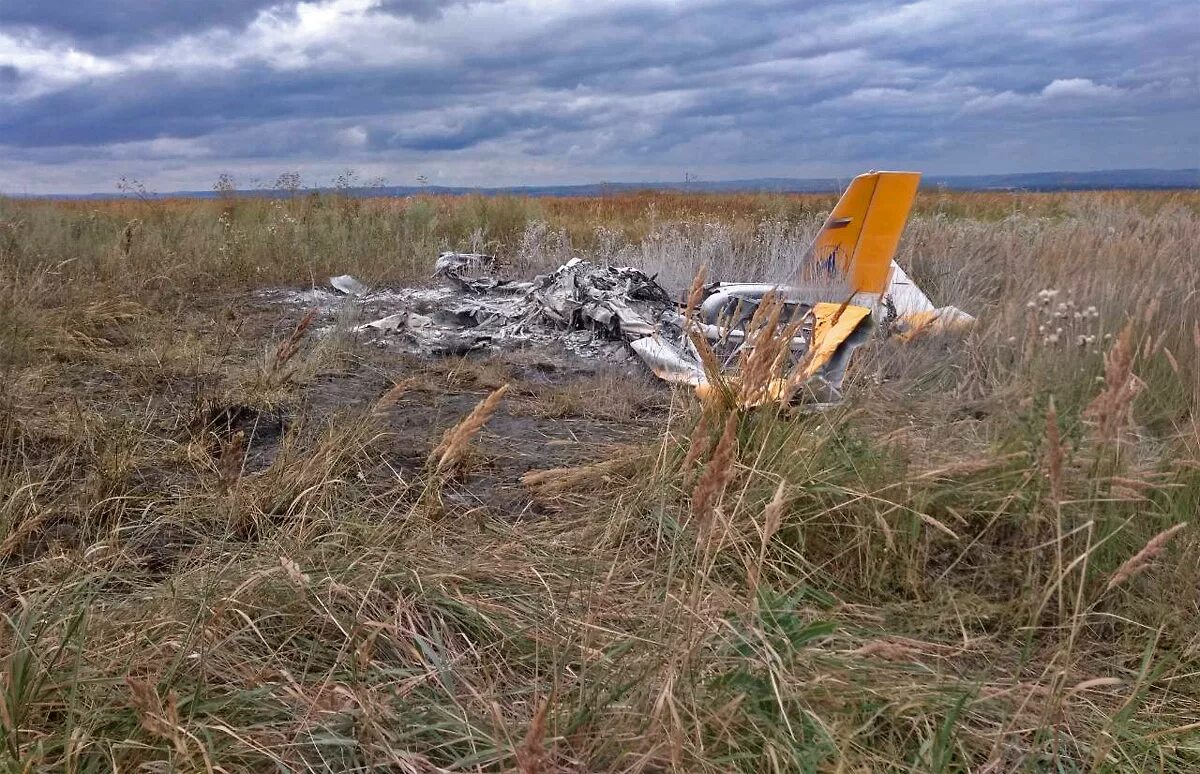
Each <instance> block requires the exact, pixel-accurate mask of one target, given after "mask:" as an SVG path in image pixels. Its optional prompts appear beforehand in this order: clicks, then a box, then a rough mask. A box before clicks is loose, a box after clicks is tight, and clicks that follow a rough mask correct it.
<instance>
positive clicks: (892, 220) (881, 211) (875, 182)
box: [810, 172, 921, 293]
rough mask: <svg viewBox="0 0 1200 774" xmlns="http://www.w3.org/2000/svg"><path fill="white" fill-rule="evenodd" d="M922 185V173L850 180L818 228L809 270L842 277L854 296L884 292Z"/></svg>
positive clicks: (877, 174)
mask: <svg viewBox="0 0 1200 774" xmlns="http://www.w3.org/2000/svg"><path fill="white" fill-rule="evenodd" d="M920 181H921V173H920V172H867V173H866V174H863V175H859V176H858V177H856V178H854V180H853V181H851V183H850V187H849V188H847V189H846V192H845V193H844V194H842V198H841V199H840V200H839V201H838V203H837V206H836V207H834V208H833V212H831V213H829V218H828V219H826V221H825V225H824V226H822V227H821V232H820V233H819V234H818V235H817V240H816V242H815V243H814V246H813V252H812V256H811V257H812V259H813V260H812V262H811V263H810V266H815V268H816V270H817V271H818V272H821V271H824V272H825V273H826V274H830V275H832V274H836V275H838V276H843V277H845V278H846V283H847V284H848V285H849V286H850V289H851V290H852V291H854V292H857V293H882V292H883V291H884V290H885V289H886V288H887V284H888V275H889V274H890V272H891V267H892V256H893V255H895V254H896V246H897V245H898V244H899V243H900V234H901V233H903V231H904V224H905V223H906V222H907V221H908V211H909V210H910V209H911V208H912V203H913V199H914V198H916V195H917V185H918V184H919V183H920Z"/></svg>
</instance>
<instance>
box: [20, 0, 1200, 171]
mask: <svg viewBox="0 0 1200 774" xmlns="http://www.w3.org/2000/svg"><path fill="white" fill-rule="evenodd" d="M47 5H48V4H47ZM95 5H100V4H95ZM103 5H104V6H106V8H105V10H104V11H100V10H96V9H94V8H92V7H91V5H88V6H87V7H86V8H83V9H81V10H77V11H76V12H68V11H66V10H60V9H53V8H47V9H42V8H40V7H39V6H37V5H35V4H33V3H29V2H28V1H27V0H0V160H3V159H4V158H5V157H8V158H9V159H10V160H12V161H14V162H19V163H21V164H25V165H29V166H30V168H37V167H38V166H45V165H53V164H57V165H59V166H70V165H76V164H80V163H81V159H90V161H91V162H93V164H92V165H91V166H88V167H87V168H88V169H89V170H90V169H93V168H99V167H98V166H97V165H99V166H100V167H102V166H103V163H109V162H111V163H110V166H109V167H104V168H106V169H107V168H113V169H115V168H117V166H116V165H119V164H126V165H135V166H136V164H137V162H138V160H139V159H140V158H144V159H147V160H148V159H155V160H156V161H155V162H154V163H153V164H150V163H149V162H147V168H149V169H152V170H154V169H162V168H164V165H163V164H162V163H161V162H160V161H158V160H160V159H163V158H172V157H173V156H172V154H174V158H176V159H177V160H178V161H179V163H180V165H181V168H182V169H186V168H187V166H188V165H189V164H191V165H193V166H195V168H196V169H197V170H198V171H197V173H196V174H197V175H198V176H201V177H202V176H203V175H206V174H208V172H209V171H210V169H209V167H208V166H206V165H215V164H219V163H222V160H226V161H227V162H232V161H235V160H236V161H237V162H238V163H239V164H241V165H243V166H253V165H255V164H258V165H260V166H264V167H265V166H268V165H273V166H274V167H275V168H289V167H293V166H304V165H314V166H320V165H322V164H333V163H354V164H358V165H362V166H370V165H375V167H376V168H383V169H386V168H391V167H395V168H399V169H410V168H412V167H413V166H414V165H417V164H420V165H430V166H436V167H439V168H444V169H445V170H446V171H445V173H444V179H440V181H442V182H466V183H477V184H487V183H489V182H506V183H509V182H527V183H537V182H542V181H547V182H548V181H551V180H581V179H591V177H594V176H596V175H600V176H603V177H607V178H608V179H615V177H616V174H615V173H614V174H612V175H610V174H608V170H615V171H616V173H620V174H623V175H626V176H628V174H635V175H640V176H641V177H643V178H655V177H664V176H665V177H678V176H679V172H678V170H680V169H683V168H688V169H692V170H698V171H701V172H702V173H704V172H706V171H707V170H711V172H707V174H708V176H709V177H713V176H717V175H721V176H754V175H760V174H794V175H805V174H829V173H831V172H837V173H838V174H843V173H849V172H852V171H854V170H855V169H856V168H858V167H859V166H863V165H867V166H883V165H885V164H886V165H891V164H897V165H898V164H904V165H920V166H924V167H926V168H927V169H929V170H930V171H934V172H1002V171H1014V170H1021V169H1034V168H1048V167H1055V166H1057V167H1066V166H1072V165H1074V166H1080V165H1082V166H1091V167H1098V166H1108V167H1111V166H1151V165H1175V166H1184V165H1190V164H1195V163H1196V158H1197V156H1198V155H1200V151H1198V150H1197V147H1196V143H1197V141H1198V139H1197V132H1196V129H1195V128H1194V126H1195V122H1196V119H1197V118H1200V116H1198V108H1200V97H1198V94H1200V83H1198V76H1197V72H1196V67H1195V62H1196V61H1197V57H1198V56H1200V36H1198V35H1196V34H1195V33H1196V23H1195V22H1194V20H1193V19H1192V16H1193V14H1192V11H1193V9H1192V8H1191V0H1146V1H1144V2H1135V0H1094V2H1089V3H1086V4H1084V3H1079V4H1053V3H1044V2H1036V1H1035V0H1016V1H1015V2H1011V3H994V4H991V5H989V6H988V7H986V8H981V7H980V6H979V4H977V3H972V2H966V0H921V2H916V3H908V4H895V3H885V2H881V1H880V0H860V1H859V2H850V3H841V4H837V5H830V6H827V7H821V8H805V7H803V6H802V5H801V4H796V3H794V2H792V1H791V0H786V1H785V0H753V1H752V2H744V3H738V4H730V3H718V2H715V1H710V0H697V1H696V2H691V3H688V2H671V3H664V2H656V1H655V0H626V1H625V2H614V3H589V4H579V5H565V4H564V5H542V4H533V3H527V2H525V1H524V0H382V1H381V2H374V3H372V2H370V1H369V0H321V2H308V3H299V4H297V3H290V4H281V3H277V2H270V1H264V2H246V1H245V0H238V1H237V2H233V0H218V2H201V0H185V1H184V2H175V3H152V2H149V0H114V2H110V3H105V4H103ZM268 8H273V9H274V10H272V11H271V12H270V14H268V15H265V16H263V15H260V12H262V11H264V10H265V9H268ZM201 11H202V12H201ZM13 25H20V26H13ZM13 30H16V32H13ZM132 30H140V31H141V32H142V34H141V35H140V36H138V35H133V34H128V33H129V31H132ZM6 36H7V38H6ZM56 36H58V37H56ZM66 38H69V39H70V40H71V41H73V43H72V47H73V48H74V49H75V50H70V49H68V48H64V47H63V45H62V44H60V43H57V42H56V41H58V40H60V39H66ZM1171 138H1174V140H1173V141H1172V139H1171ZM1151 143H1153V144H1151ZM527 162H528V163H527ZM81 168H82V167H81ZM322 168H323V167H322ZM579 170H586V171H583V172H580V171H579ZM627 170H632V172H627ZM14 174H15V173H14ZM89 174H90V173H89ZM181 174H183V173H181ZM483 174H487V175H491V176H492V178H490V179H489V178H484V177H480V175H483ZM2 175H3V173H2V172H0V189H2V188H3V187H4V185H6V184H7V185H11V180H12V178H11V176H10V177H9V178H4V177H3V176H2ZM496 175H500V176H505V175H507V176H508V177H506V178H505V179H504V180H502V181H497V180H496V179H495V176H496ZM172 179H174V178H172ZM80 185H83V186H84V187H90V188H96V187H101V188H102V187H104V186H103V181H102V180H96V181H89V182H88V183H86V184H85V183H81V184H80Z"/></svg>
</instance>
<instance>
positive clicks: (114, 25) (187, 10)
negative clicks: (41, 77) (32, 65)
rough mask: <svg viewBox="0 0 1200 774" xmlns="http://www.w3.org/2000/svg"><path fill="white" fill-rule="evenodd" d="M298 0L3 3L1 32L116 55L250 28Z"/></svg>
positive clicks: (19, 0) (25, 0) (2, 0)
mask: <svg viewBox="0 0 1200 774" xmlns="http://www.w3.org/2000/svg"><path fill="white" fill-rule="evenodd" d="M294 4H295V0H116V1H115V2H106V1H105V0H75V1H74V2H72V1H71V0H68V1H67V2H55V1H54V0H50V2H47V0H0V30H9V29H17V30H19V31H23V32H33V33H38V34H42V35H49V36H55V35H59V36H64V37H66V38H69V39H71V40H72V41H74V42H75V43H76V44H78V45H81V46H84V47H86V48H90V49H93V50H101V51H112V50H117V49H120V48H121V47H124V46H130V45H139V44H146V43H151V42H155V41H159V40H162V39H164V38H168V37H171V36H173V35H182V34H186V33H189V32H198V31H201V30H205V29H211V28H213V27H226V28H236V27H241V26H243V25H245V24H246V23H247V22H249V21H250V20H252V19H253V18H254V17H255V16H257V15H258V13H259V12H260V11H262V10H265V9H267V8H271V7H278V8H279V9H280V11H281V12H283V11H285V10H286V9H287V8H288V7H290V6H293V5H294Z"/></svg>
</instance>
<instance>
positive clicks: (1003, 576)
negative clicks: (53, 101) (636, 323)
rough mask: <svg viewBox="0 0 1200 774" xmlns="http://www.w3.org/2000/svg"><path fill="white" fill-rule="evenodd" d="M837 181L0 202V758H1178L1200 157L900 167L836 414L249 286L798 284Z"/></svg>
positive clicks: (613, 761)
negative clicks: (1071, 186) (483, 260)
mask: <svg viewBox="0 0 1200 774" xmlns="http://www.w3.org/2000/svg"><path fill="white" fill-rule="evenodd" d="M833 201H834V197H831V196H829V197H826V196H783V195H686V194H667V193H647V194H629V195H618V196H612V197H604V198H591V199H522V198H506V197H497V198H484V197H463V198H438V197H418V198H412V199H405V200H400V199H394V200H384V199H351V198H342V197H338V196H332V195H325V194H321V195H316V194H314V195H310V196H301V197H298V198H294V199H286V200H271V199H269V198H232V197H230V198H225V199H220V200H212V201H182V200H179V201H175V200H168V201H147V202H143V201H137V200H123V201H113V202H57V203H55V202H44V201H17V200H2V199H0V589H2V595H0V616H2V618H0V761H2V762H3V766H4V768H5V769H6V770H7V769H11V770H20V771H43V770H44V771H68V772H76V771H109V770H120V771H200V770H203V771H228V772H236V771H303V770H315V771H347V770H355V771H367V770H385V771H397V772H440V771H519V772H523V773H524V774H531V773H533V772H542V773H543V774H545V773H548V772H557V771H564V772H568V771H569V772H591V771H622V772H624V771H630V772H633V771H645V772H657V771H667V770H671V771H680V772H727V771H746V772H760V771H767V772H771V771H775V772H784V771H814V772H815V771H819V772H826V771H828V772H876V771H897V772H899V771H919V772H966V771H971V772H1008V771H1036V772H1043V771H1045V772H1100V771H1113V772H1116V771H1169V772H1193V771H1197V770H1200V524H1197V523H1196V522H1197V509H1198V506H1200V417H1198V416H1197V413H1196V412H1197V406H1198V405H1200V322H1198V320H1200V313H1198V312H1197V309H1198V308H1200V192H1194V191H1193V192H1153V193H1149V192H1147V193H1131V192H1094V193H1070V194H1002V193H995V194H966V193H942V192H938V191H924V192H922V193H921V194H920V195H919V196H918V202H917V207H916V210H915V211H914V214H913V218H912V220H911V221H910V223H909V227H908V230H907V231H906V234H905V237H904V240H903V242H902V246H901V250H900V253H899V255H898V260H899V261H900V262H901V263H902V264H903V265H905V266H906V267H907V268H908V269H909V270H910V274H911V275H912V276H913V277H914V278H915V279H916V280H917V281H918V283H920V284H921V285H922V286H923V287H924V289H925V290H926V291H927V293H928V294H929V295H930V296H931V297H932V298H933V299H934V300H935V302H936V303H938V304H953V305H955V306H958V307H960V308H962V309H965V310H967V311H969V312H971V313H972V314H975V315H976V316H977V317H978V318H979V319H978V324H977V325H976V326H975V327H974V328H972V329H971V330H969V331H966V332H959V333H951V334H943V335H930V336H926V337H924V338H920V339H917V340H915V341H913V342H910V343H900V342H897V341H895V340H894V339H885V338H878V339H876V340H873V341H872V342H870V343H869V344H867V345H866V346H864V347H863V348H862V349H860V350H859V351H858V353H857V355H856V357H855V360H854V362H853V364H852V366H851V369H850V372H849V375H848V377H847V382H846V384H847V399H846V401H845V402H844V403H843V404H841V405H839V406H838V407H836V408H833V409H830V410H826V411H821V412H805V411H779V410H766V409H763V410H754V411H730V410H722V409H720V408H718V407H713V408H709V409H703V408H702V407H701V406H700V405H699V404H698V403H697V402H696V399H695V398H694V396H693V395H692V394H691V393H690V391H687V390H672V389H669V388H667V387H665V386H663V385H661V384H658V383H656V382H655V381H653V380H652V379H650V378H649V377H647V376H644V375H641V374H640V373H638V372H636V371H632V372H630V371H628V370H623V369H619V368H616V367H613V366H606V365H597V364H594V363H593V364H589V363H587V362H583V361H580V362H565V361H564V362H554V361H550V360H547V358H546V357H545V354H544V353H538V352H522V353H517V354H515V355H512V356H504V357H486V356H484V357H475V358H444V359H438V360H431V359H427V360H422V359H419V358H415V357H411V356H397V355H395V354H391V353H389V352H387V351H386V350H382V349H380V348H378V347H374V346H370V345H368V343H366V342H364V341H363V340H361V337H359V336H358V335H356V334H354V333H352V332H351V330H350V323H352V322H353V321H354V319H355V316H356V315H358V316H359V317H360V318H361V316H362V315H364V314H366V313H367V310H355V309H354V308H353V307H352V306H349V305H348V306H347V309H346V310H345V313H344V314H343V315H342V316H341V322H340V323H339V324H338V325H336V326H334V327H333V328H332V329H330V330H317V327H318V326H309V324H308V322H306V320H305V311H304V309H303V308H286V307H280V306H278V305H270V304H264V303H262V302H261V300H260V299H259V297H258V296H256V295H255V291H257V290H261V289H264V288H278V287H290V288H295V289H304V288H307V287H311V286H313V285H320V284H322V283H324V281H325V280H326V278H328V277H329V276H330V275H334V274H342V273H350V274H354V275H355V276H357V277H359V278H360V279H362V280H364V281H366V282H368V283H370V284H372V285H376V286H400V285H411V284H416V283H429V282H432V280H430V278H429V275H430V273H431V270H432V263H433V259H434V257H435V256H436V254H437V252H438V251H439V250H441V249H472V248H474V249H486V250H491V251H495V252H497V253H498V254H499V255H500V256H501V257H502V259H503V260H504V261H505V263H506V264H507V266H508V267H509V270H510V271H511V272H513V273H514V274H516V275H530V274H532V273H534V272H538V271H542V270H545V269H547V268H552V267H554V266H556V265H558V264H559V263H561V262H562V261H563V260H564V259H565V258H566V257H569V256H570V255H573V254H580V255H584V256H587V257H589V258H592V259H596V260H601V261H612V262H619V263H622V264H630V265H634V266H639V267H641V268H644V269H646V270H647V271H649V272H651V273H653V272H657V273H658V274H659V279H660V281H662V282H663V283H664V284H665V285H667V286H668V287H669V288H670V289H671V290H672V291H673V292H680V291H682V290H683V289H684V288H686V287H687V285H688V283H689V282H690V281H691V278H692V277H693V276H694V275H695V273H696V272H697V270H698V269H699V268H700V267H701V266H702V265H705V264H706V265H707V266H708V271H709V276H710V277H716V278H723V279H734V280H738V279H740V280H770V279H784V278H786V277H787V275H788V272H789V271H790V270H792V269H794V267H795V265H796V261H797V260H798V257H799V256H800V255H801V253H802V252H803V249H804V247H805V246H806V245H807V244H808V242H809V240H810V239H811V237H812V235H813V234H814V233H815V231H816V229H817V227H818V226H819V224H820V222H821V220H822V218H823V215H824V213H825V212H826V211H827V210H828V209H829V207H830V206H831V205H832V204H833Z"/></svg>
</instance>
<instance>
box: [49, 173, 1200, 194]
mask: <svg viewBox="0 0 1200 774" xmlns="http://www.w3.org/2000/svg"><path fill="white" fill-rule="evenodd" d="M848 181H849V178H791V177H762V178H753V179H749V180H717V181H711V182H710V181H689V182H679V181H668V182H649V181H647V182H638V183H587V184H583V185H536V186H501V187H485V186H478V187H471V186H437V185H427V186H384V187H381V188H351V189H346V191H345V192H346V193H350V194H352V195H355V196H411V195H414V194H445V195H463V194H476V193H477V194H512V195H518V196H603V195H605V194H611V193H620V192H629V191H648V190H652V191H696V192H705V191H709V192H722V193H735V192H769V193H830V192H838V191H841V190H842V189H843V188H845V186H846V184H847V182H848ZM921 187H922V188H924V189H926V190H928V189H930V188H945V189H947V190H955V191H1091V190H1103V189H1112V188H1125V189H1169V188H1200V168H1193V169H1106V170H1098V171H1095V172H1022V173H1017V174H1011V175H926V176H925V177H924V178H923V179H922V181H921ZM311 190H319V191H329V190H332V189H328V188H318V189H305V190H304V192H308V191H311ZM238 193H239V195H243V196H277V195H278V192H277V191H273V190H250V191H239V192H238ZM216 195H217V194H216V193H214V192H213V191H174V192H171V193H156V194H150V196H151V197H153V198H169V197H170V198H174V197H183V198H200V199H210V198H214V197H216ZM116 197H117V194H99V193H97V194H77V195H68V194H64V195H49V196H44V197H37V198H51V199H112V198H116Z"/></svg>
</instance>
